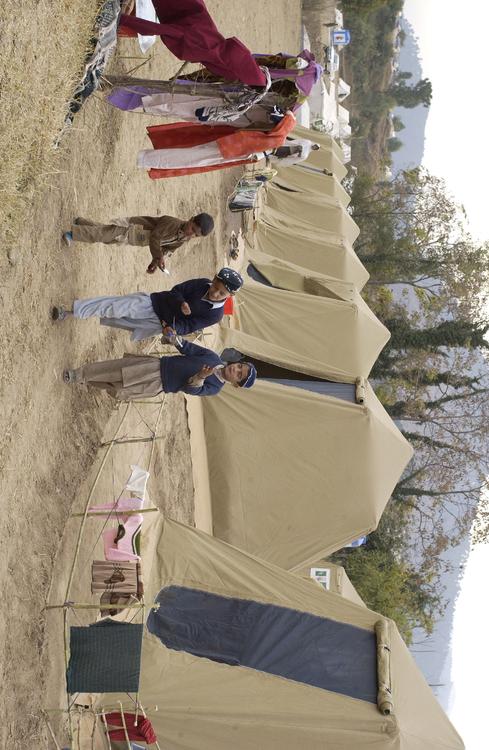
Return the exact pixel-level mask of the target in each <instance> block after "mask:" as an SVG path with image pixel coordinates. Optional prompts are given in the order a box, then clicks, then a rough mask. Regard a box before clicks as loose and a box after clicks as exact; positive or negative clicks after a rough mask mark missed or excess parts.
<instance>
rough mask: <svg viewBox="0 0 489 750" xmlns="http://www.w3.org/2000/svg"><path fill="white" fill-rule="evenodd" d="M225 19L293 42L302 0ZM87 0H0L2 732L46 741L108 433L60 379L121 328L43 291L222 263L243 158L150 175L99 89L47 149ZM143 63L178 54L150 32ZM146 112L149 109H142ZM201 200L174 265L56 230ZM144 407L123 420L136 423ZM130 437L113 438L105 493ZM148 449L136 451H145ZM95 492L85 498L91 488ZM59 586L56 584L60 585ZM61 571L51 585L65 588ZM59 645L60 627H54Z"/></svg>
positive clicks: (185, 471)
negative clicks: (196, 234) (208, 226)
mask: <svg viewBox="0 0 489 750" xmlns="http://www.w3.org/2000/svg"><path fill="white" fill-rule="evenodd" d="M207 5H208V8H209V11H210V12H211V14H212V15H213V17H214V19H215V21H216V23H217V24H218V25H219V27H220V28H221V30H222V32H223V33H224V34H226V35H227V36H231V35H236V36H238V37H239V38H240V39H242V40H243V41H244V42H245V43H246V44H247V45H248V46H249V47H251V48H252V49H255V50H259V51H269V50H270V51H277V50H286V51H290V52H294V51H297V50H298V48H299V44H300V19H301V8H300V5H301V4H300V0H271V1H270V2H267V3H263V0H247V2H246V3H243V2H237V1H236V0H208V2H207ZM96 6H97V0H3V1H2V3H1V4H0V36H1V40H2V44H1V46H0V156H1V158H0V236H1V244H0V248H1V250H0V290H1V292H0V318H1V326H0V352H1V354H0V404H1V409H0V476H1V493H0V496H1V503H2V506H1V509H2V513H1V515H0V534H1V538H2V542H3V543H2V545H1V551H0V585H1V587H2V593H3V601H4V606H3V607H2V610H1V614H0V643H1V646H0V665H1V670H2V687H3V690H2V692H1V695H0V710H1V712H2V716H3V717H4V720H3V721H2V724H1V726H0V747H2V748H6V750H27V748H30V747H36V748H49V747H54V745H52V744H50V740H49V738H48V735H47V732H46V728H45V727H44V725H43V722H42V720H41V718H40V709H41V707H42V706H45V705H47V704H46V701H48V702H49V705H56V702H57V705H60V703H59V701H60V700H61V697H62V691H63V669H62V660H61V661H59V663H58V662H57V661H56V657H54V656H53V652H52V651H49V652H48V651H46V641H47V640H49V637H48V636H49V635H50V634H51V635H52V631H53V628H54V627H55V626H54V625H53V619H52V614H51V613H47V614H46V613H45V612H44V610H43V608H44V605H45V602H46V597H47V596H48V592H49V589H50V586H51V585H52V586H53V590H54V592H55V593H56V592H57V590H58V588H60V582H59V580H57V579H55V580H54V581H53V580H52V578H53V566H54V565H55V562H56V569H57V570H60V569H61V570H66V569H67V568H68V566H69V563H70V556H71V555H72V553H73V539H74V537H73V526H72V523H73V521H69V520H68V519H69V514H70V512H71V511H72V509H73V508H75V509H79V508H80V506H81V503H82V501H83V498H84V497H85V496H86V492H87V488H88V486H89V483H90V481H91V480H92V479H93V476H94V472H95V469H96V465H97V461H98V460H99V445H100V442H101V441H102V440H103V439H104V436H105V439H107V437H110V436H111V430H113V424H114V419H116V418H117V414H116V415H114V414H113V404H112V403H111V402H110V400H109V399H108V398H107V397H106V396H105V395H103V394H100V395H93V394H89V393H87V392H86V391H84V390H83V389H79V390H76V389H70V388H68V387H67V386H65V385H63V383H62V381H61V373H62V370H63V368H64V367H66V366H67V365H77V364H79V363H81V362H83V361H85V360H95V359H101V358H107V357H115V356H120V355H121V354H122V352H124V351H125V350H126V349H127V348H128V347H129V350H130V351H135V349H136V348H135V347H134V346H133V345H131V344H130V343H129V341H128V338H127V336H126V334H125V333H124V332H121V331H110V330H108V329H103V328H100V327H99V326H98V324H97V323H96V322H95V321H67V322H66V323H62V324H54V323H52V321H51V319H50V308H51V305H52V304H54V303H56V302H58V301H59V302H66V303H69V302H71V301H72V300H73V298H76V297H83V296H95V295H97V294H105V293H112V294H114V293H128V292H134V291H140V290H141V291H143V290H144V291H153V290H155V289H157V288H161V287H162V286H167V287H168V286H170V285H171V284H173V283H176V282H177V281H180V280H182V279H184V278H188V277H190V276H192V275H193V276H195V275H203V274H212V272H213V271H214V270H215V268H216V266H219V265H221V264H222V263H223V261H224V259H225V253H226V243H227V236H228V229H227V224H226V211H225V206H226V197H227V195H228V194H229V193H230V191H231V190H232V187H233V185H234V182H235V180H236V179H237V177H239V172H237V171H229V172H221V173H217V172H216V173H210V174H207V175H197V176H194V177H191V178H190V177H187V178H174V179H171V180H160V181H156V182H152V181H150V180H149V179H148V178H147V176H146V175H145V173H144V172H141V171H138V170H137V169H136V167H135V155H136V152H137V150H138V149H139V148H144V147H147V139H146V135H145V126H146V124H148V122H149V119H148V118H146V117H144V116H140V115H134V114H133V115H131V114H126V113H122V112H119V111H117V110H114V109H112V108H109V107H108V106H107V105H106V104H105V102H104V101H103V99H102V97H101V95H99V94H96V95H95V96H93V97H92V98H91V100H90V101H88V102H87V103H86V105H85V106H84V108H83V110H82V111H81V112H80V113H79V115H77V116H76V118H75V122H74V125H73V127H72V128H71V130H70V132H69V133H68V134H67V135H66V136H65V138H64V139H63V141H62V144H61V147H60V148H59V149H58V150H53V148H52V144H53V142H54V140H55V139H56V136H57V134H58V132H59V129H60V127H61V125H62V123H63V119H64V112H65V105H66V101H67V100H68V98H69V93H70V91H71V89H72V87H73V83H74V82H75V81H76V78H77V74H78V73H79V71H80V68H81V66H82V64H83V59H84V51H85V49H86V45H87V39H88V38H89V36H90V28H91V24H92V20H93V17H94V14H95V12H96ZM153 50H154V51H153V54H152V57H151V60H150V62H148V64H147V65H145V66H144V67H143V68H142V69H140V71H139V72H140V73H141V74H142V75H145V76H147V77H153V78H165V77H168V76H169V75H171V74H172V73H174V72H175V71H176V69H177V68H178V65H179V63H178V61H177V60H175V58H173V57H172V56H171V55H170V54H169V53H168V52H167V50H166V49H165V48H164V47H163V45H162V44H161V43H160V42H159V41H158V42H157V44H156V46H155V47H154V48H153ZM134 58H140V53H139V50H138V47H137V44H136V42H135V41H132V40H123V41H121V42H120V44H119V45H118V49H117V55H116V56H115V57H114V59H113V61H112V62H111V70H112V71H123V70H126V71H127V70H129V69H130V68H131V67H132V66H134V65H135V64H138V62H140V61H141V60H140V59H134ZM152 122H153V123H154V121H152ZM201 210H206V211H209V212H210V213H212V214H213V215H214V216H215V218H216V231H215V233H214V235H213V236H211V237H209V238H206V240H205V241H203V242H201V243H194V244H192V245H190V246H189V247H188V248H186V249H185V250H184V251H183V252H181V253H180V254H176V255H175V256H174V258H173V259H172V262H171V269H170V270H171V277H170V279H168V277H163V275H162V274H159V275H158V277H149V276H148V275H147V274H145V268H146V265H147V263H148V257H149V256H148V252H147V251H146V250H144V249H138V248H129V247H116V248H114V247H104V246H101V245H94V246H89V245H86V246H80V247H72V248H64V247H63V246H62V245H61V243H60V235H61V232H62V230H63V229H65V228H67V226H68V225H69V223H70V221H71V218H72V217H73V216H76V215H85V216H90V217H92V218H94V219H96V220H103V219H109V218H111V217H113V216H117V215H128V214H129V215H130V214H137V213H156V212H157V211H159V212H161V213H167V214H172V215H176V216H181V217H182V218H186V217H188V216H190V215H191V214H192V213H194V212H197V211H201ZM160 428H161V429H160V432H161V434H163V435H164V439H162V440H161V441H158V443H157V451H156V457H155V463H154V472H153V477H152V480H151V485H150V494H151V498H152V500H153V501H154V502H156V503H157V504H158V505H159V506H160V507H161V508H164V509H165V510H166V512H168V513H170V514H171V515H172V516H173V517H176V518H180V519H182V520H187V521H191V520H192V507H193V485H192V476H191V465H190V454H189V441H188V428H187V421H186V411H185V406H184V402H183V399H181V398H180V397H178V396H177V397H172V398H171V399H168V402H167V405H166V406H165V409H164V414H163V417H162V420H161V425H160ZM141 429H142V426H141V419H140V418H139V417H138V416H137V414H135V415H134V422H133V423H132V424H131V425H129V426H128V427H127V434H134V433H135V431H136V434H140V433H138V432H137V431H138V430H139V431H140V430H141ZM139 455H140V451H139V450H138V451H135V453H132V452H130V451H129V449H127V448H126V449H124V450H122V449H121V450H120V452H119V453H118V452H117V451H114V454H113V459H111V463H110V466H109V467H108V469H109V471H108V474H107V476H106V477H105V479H104V481H105V482H106V485H104V486H105V488H106V492H107V493H108V494H109V495H111V496H112V492H113V488H114V486H115V485H116V484H119V483H120V482H121V481H122V480H123V478H124V476H125V475H126V473H127V471H126V470H127V464H128V462H130V461H131V460H134V459H138V457H139ZM143 461H144V457H143ZM102 499H103V498H99V497H98V498H97V501H101V500H102ZM61 588H62V587H61ZM61 588H60V590H61ZM59 649H60V650H59V652H58V655H59V654H62V643H61V642H60V643H59Z"/></svg>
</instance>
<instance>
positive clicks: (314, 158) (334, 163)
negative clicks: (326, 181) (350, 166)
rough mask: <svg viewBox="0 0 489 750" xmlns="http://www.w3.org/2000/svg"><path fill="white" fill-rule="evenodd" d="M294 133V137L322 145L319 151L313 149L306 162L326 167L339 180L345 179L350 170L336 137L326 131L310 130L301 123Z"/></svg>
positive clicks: (322, 167) (310, 164) (313, 165)
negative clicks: (344, 160)
mask: <svg viewBox="0 0 489 750" xmlns="http://www.w3.org/2000/svg"><path fill="white" fill-rule="evenodd" d="M292 135H293V137H294V138H306V139H308V140H310V141H312V142H313V143H317V144H318V145H319V146H320V147H321V148H320V149H319V150H318V151H312V152H311V154H310V155H309V157H308V158H307V159H306V161H305V162H304V164H307V165H309V166H311V167H317V168H319V169H326V170H328V172H331V173H332V174H334V175H335V177H337V178H338V180H343V179H344V178H345V177H346V175H347V174H348V170H347V168H346V167H345V165H344V163H343V159H344V156H343V151H342V149H341V146H340V145H339V144H338V143H336V141H335V140H334V138H332V137H331V136H330V135H327V134H326V133H320V132H319V131H317V130H309V128H304V127H302V126H300V125H298V126H297V127H295V128H294V130H293V131H292Z"/></svg>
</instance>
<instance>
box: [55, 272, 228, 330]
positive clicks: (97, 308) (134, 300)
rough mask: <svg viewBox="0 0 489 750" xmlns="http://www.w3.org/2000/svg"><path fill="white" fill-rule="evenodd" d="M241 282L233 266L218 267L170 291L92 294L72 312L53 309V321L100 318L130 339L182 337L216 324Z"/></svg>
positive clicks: (76, 304)
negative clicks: (210, 274)
mask: <svg viewBox="0 0 489 750" xmlns="http://www.w3.org/2000/svg"><path fill="white" fill-rule="evenodd" d="M242 285H243V279H242V277H241V275H240V274H239V273H238V272H237V271H234V270H233V269H232V268H221V270H220V271H219V272H218V273H217V274H216V275H215V276H214V278H213V279H212V280H211V279H189V280H188V281H184V282H182V283H181V284H177V285H176V286H174V287H173V289H170V290H169V291H164V292H154V293H153V294H143V293H142V292H136V293H135V294H127V295H124V296H120V297H93V298H91V299H82V300H75V302H74V303H73V311H71V310H65V309H64V308H63V307H61V306H58V307H55V308H53V313H52V315H53V318H54V319H55V320H65V319H66V318H67V317H69V316H72V317H74V318H91V317H99V318H100V323H101V324H102V325H105V326H114V327H116V328H124V329H126V330H128V331H131V333H132V336H131V338H132V340H133V341H141V340H142V339H145V338H150V337H151V336H157V335H158V334H161V333H162V331H163V333H164V334H165V335H168V334H169V335H170V336H171V335H172V334H173V333H177V334H178V335H180V336H184V335H185V334H188V333H193V332H194V331H199V330H201V329H202V328H207V327H208V326H211V325H214V323H219V321H220V320H221V319H222V316H223V315H224V303H225V302H226V300H227V298H228V297H230V296H232V295H234V294H236V292H238V291H239V290H240V289H241V287H242Z"/></svg>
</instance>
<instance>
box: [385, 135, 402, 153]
mask: <svg viewBox="0 0 489 750" xmlns="http://www.w3.org/2000/svg"><path fill="white" fill-rule="evenodd" d="M387 148H388V150H389V151H390V153H391V154H392V153H393V152H394V151H399V149H400V148H402V141H401V139H400V138H389V140H388V141H387Z"/></svg>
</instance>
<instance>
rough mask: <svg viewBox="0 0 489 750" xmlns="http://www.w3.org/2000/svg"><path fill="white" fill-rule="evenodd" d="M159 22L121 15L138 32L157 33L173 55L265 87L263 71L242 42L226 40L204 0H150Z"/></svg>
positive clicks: (227, 75) (212, 70) (221, 74)
mask: <svg viewBox="0 0 489 750" xmlns="http://www.w3.org/2000/svg"><path fill="white" fill-rule="evenodd" d="M153 5H154V7H155V11H156V15H157V17H158V19H159V23H153V22H152V21H146V20H144V19H142V18H137V17H134V16H131V15H126V14H122V16H121V19H120V23H121V25H122V26H124V27H126V28H129V29H133V30H134V31H137V32H138V33H140V34H157V35H158V36H159V37H160V38H161V41H162V42H163V44H164V45H165V46H166V47H168V49H169V50H170V52H172V53H173V54H174V55H175V57H178V58H179V60H184V61H187V62H195V63H201V64H202V65H205V67H206V68H207V69H208V70H210V71H211V72H212V73H214V74H215V75H217V76H223V77H224V78H225V79H226V80H231V81H234V80H238V81H242V82H243V83H246V84H249V85H251V86H264V85H265V83H266V79H265V76H264V74H263V71H262V70H260V67H259V65H258V64H257V63H256V61H255V60H254V59H253V57H252V55H251V52H250V51H249V49H248V48H247V47H245V45H244V44H243V43H242V42H240V41H239V39H236V37H230V38H229V39H226V38H225V37H223V35H222V34H221V33H220V31H219V30H218V28H217V26H216V25H215V23H214V21H213V20H212V18H211V17H210V15H209V12H208V10H207V8H206V7H205V4H204V2H203V0H153Z"/></svg>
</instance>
